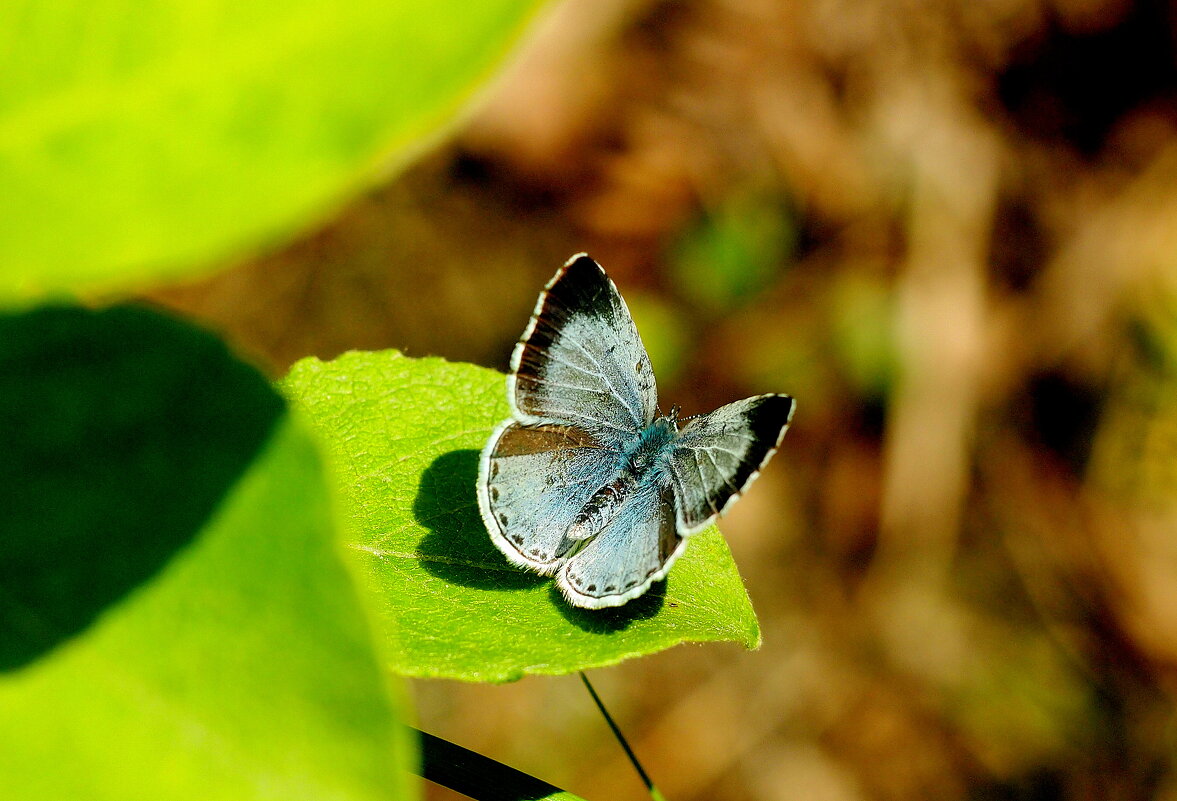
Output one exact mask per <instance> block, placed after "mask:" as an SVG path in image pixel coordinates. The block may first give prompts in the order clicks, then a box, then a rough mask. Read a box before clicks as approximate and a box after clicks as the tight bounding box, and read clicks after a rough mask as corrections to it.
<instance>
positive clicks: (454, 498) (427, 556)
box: [413, 450, 548, 590]
mask: <svg viewBox="0 0 1177 801" xmlns="http://www.w3.org/2000/svg"><path fill="white" fill-rule="evenodd" d="M477 479H478V451H475V450H462V451H450V452H449V453H443V454H442V455H441V456H439V457H437V458H436V459H434V460H433V464H431V465H429V467H428V468H426V470H425V472H424V473H423V474H422V475H421V485H420V487H419V488H418V489H417V498H416V500H415V501H414V502H413V516H414V517H415V518H416V520H417V522H418V523H420V524H421V525H422V526H424V527H425V528H427V529H429V533H428V534H426V535H425V536H424V537H423V538H422V539H421V543H420V544H419V545H418V546H417V555H418V556H419V557H420V558H421V566H422V567H423V568H425V569H426V570H428V571H429V572H430V573H432V574H433V575H435V576H437V577H438V578H442V579H445V580H446V581H451V582H453V583H454V584H461V585H462V586H463V587H475V588H477V589H481V590H525V589H529V588H531V587H535V586H538V585H540V584H543V583H544V582H545V581H548V579H547V578H545V577H544V576H540V575H537V574H535V573H529V572H527V571H525V570H523V569H521V568H518V567H515V566H514V565H512V564H511V563H510V562H508V561H507V559H506V557H504V556H503V555H502V554H501V553H499V550H498V549H497V548H495V547H494V543H492V542H491V541H490V535H488V534H487V533H486V526H485V525H484V524H483V522H482V516H481V515H480V514H479V512H478V499H477V497H476V496H475V494H474V482H475V481H476V480H477Z"/></svg>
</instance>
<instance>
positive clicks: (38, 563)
mask: <svg viewBox="0 0 1177 801" xmlns="http://www.w3.org/2000/svg"><path fill="white" fill-rule="evenodd" d="M0 451H2V452H3V453H4V459H3V460H2V463H0V505H2V507H3V508H4V509H5V514H4V515H3V516H0V798H4V799H5V800H6V801H9V800H12V801H20V800H23V799H37V800H38V801H40V800H41V799H50V798H62V799H65V798H85V799H99V800H101V799H112V800H113V799H152V801H159V800H160V799H163V800H166V799H188V798H192V799H197V798H199V799H201V800H202V801H215V800H217V799H226V800H228V799H250V798H259V799H260V798H267V799H270V798H282V799H324V798H332V799H340V800H343V799H348V800H349V801H350V800H351V799H356V800H358V801H366V800H367V799H394V798H413V797H415V792H414V789H415V788H414V787H413V786H412V785H411V784H410V783H409V782H410V779H409V778H407V776H408V771H409V770H410V769H411V766H412V754H413V750H414V749H413V745H412V739H411V735H410V733H409V732H408V730H407V729H406V728H405V727H404V726H402V725H401V724H400V722H399V716H398V714H397V706H398V702H397V701H396V699H395V698H394V697H392V695H391V694H390V691H395V688H393V687H390V686H389V685H388V683H387V679H386V677H385V676H384V675H383V673H382V671H381V669H380V666H379V663H378V660H377V657H376V655H375V652H374V651H373V648H372V644H371V635H370V632H369V628H368V622H367V618H366V616H365V614H364V610H363V608H362V606H361V604H360V602H359V599H358V597H357V594H356V591H355V587H354V584H353V580H352V578H351V575H350V573H349V572H348V570H347V569H346V567H345V563H344V561H343V560H342V559H341V558H340V552H339V546H338V545H337V543H336V542H335V540H334V537H333V536H332V530H333V526H334V520H333V513H332V504H331V498H330V493H329V491H328V489H327V487H326V485H325V482H324V477H323V471H322V467H321V464H320V460H319V458H318V456H317V454H316V452H315V449H314V447H313V444H312V443H311V441H310V439H309V438H308V437H307V435H306V434H305V433H303V432H302V431H301V430H300V429H299V427H298V426H296V425H295V424H294V423H292V422H291V420H290V419H289V418H288V417H287V416H286V414H285V412H284V409H283V405H282V402H281V399H280V398H279V397H278V396H277V395H276V393H274V391H273V390H272V389H271V388H270V387H269V385H268V384H267V382H266V381H265V379H264V378H263V377H262V376H261V375H260V374H258V373H257V372H256V371H254V370H253V369H251V368H248V367H246V366H245V365H243V364H241V363H240V362H238V361H236V360H235V359H233V358H232V357H231V356H230V355H229V354H228V353H227V351H226V350H225V348H224V346H223V345H222V344H221V343H220V342H219V341H217V340H216V339H215V338H214V337H212V336H211V335H209V334H207V333H204V332H201V331H198V330H195V329H193V328H191V327H189V326H186V325H183V324H180V323H178V322H176V321H174V320H170V319H167V318H164V317H162V316H160V315H158V314H156V313H154V312H150V311H147V310H144V309H135V308H120V309H113V310H108V311H104V312H90V311H84V310H81V309H43V310H38V311H35V312H31V313H28V314H24V315H13V316H4V317H0Z"/></svg>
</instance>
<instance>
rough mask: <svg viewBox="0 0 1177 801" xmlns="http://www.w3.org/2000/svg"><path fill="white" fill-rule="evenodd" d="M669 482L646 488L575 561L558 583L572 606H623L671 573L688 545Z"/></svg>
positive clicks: (571, 560)
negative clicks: (677, 520) (680, 528)
mask: <svg viewBox="0 0 1177 801" xmlns="http://www.w3.org/2000/svg"><path fill="white" fill-rule="evenodd" d="M671 495H672V490H671V487H670V484H669V483H668V482H667V483H665V484H664V485H663V486H661V487H659V486H643V487H640V488H639V489H638V490H636V491H635V492H634V493H633V494H632V495H630V496H629V497H628V498H626V500H625V503H624V504H623V505H622V507H621V508H620V509H619V510H618V511H617V514H616V516H615V517H614V518H613V519H612V520H611V521H610V522H609V523H608V524H607V525H606V526H605V527H604V528H603V529H601V531H600V532H599V533H598V534H597V535H596V537H594V538H593V539H592V540H590V541H589V543H588V544H587V545H585V546H584V548H583V549H582V550H580V551H578V552H577V553H575V555H573V556H571V557H570V558H569V559H568V561H567V562H566V563H565V564H564V566H563V567H562V568H561V569H560V572H559V573H558V574H557V576H556V583H557V585H558V586H559V587H560V591H561V592H563V593H564V597H566V598H567V599H568V600H569V601H570V602H571V603H573V604H574V605H576V606H581V607H586V608H589V609H599V608H601V607H605V606H620V605H621V604H623V603H625V602H626V601H629V600H632V599H634V598H636V597H638V596H639V595H641V594H642V593H644V592H645V591H646V590H647V589H648V588H649V586H650V585H651V584H653V583H654V582H655V581H658V580H659V579H661V578H662V577H663V576H665V575H666V571H668V570H670V566H671V565H672V564H674V560H675V559H677V558H678V556H679V554H681V553H682V550H683V546H684V545H685V544H686V540H684V539H683V538H682V537H681V536H680V535H679V533H678V528H677V526H676V525H675V520H674V499H673V497H671Z"/></svg>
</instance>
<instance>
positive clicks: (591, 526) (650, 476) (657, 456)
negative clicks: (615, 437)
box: [568, 415, 678, 540]
mask: <svg viewBox="0 0 1177 801" xmlns="http://www.w3.org/2000/svg"><path fill="white" fill-rule="evenodd" d="M677 436H678V426H677V425H676V423H675V419H674V416H673V415H672V416H670V417H659V418H658V419H656V420H654V422H652V423H650V425H648V426H646V427H645V428H644V429H643V430H642V431H641V432H640V433H638V435H637V436H635V437H634V438H633V439H632V440H631V441H630V442H629V443H627V444H626V446H625V448H624V449H623V450H622V451H621V452H620V453H619V455H618V464H617V472H616V474H615V476H614V478H613V479H612V480H611V481H609V482H608V483H606V484H605V485H604V486H603V487H601V488H600V489H599V490H597V491H596V492H595V493H593V495H592V496H591V497H590V498H589V499H588V502H586V503H585V505H584V507H583V508H582V509H581V510H580V513H579V514H578V515H577V516H576V519H575V520H574V521H573V523H572V526H571V528H570V529H569V531H568V537H569V538H570V539H574V540H580V539H587V538H589V537H592V536H594V535H595V534H596V533H597V532H599V531H600V530H601V529H603V528H604V527H605V526H606V525H608V524H609V522H610V521H611V520H612V519H613V517H614V515H616V514H617V510H618V509H620V508H621V505H622V503H623V502H624V501H625V499H626V498H627V497H629V496H630V495H632V494H633V493H634V492H636V491H638V490H639V489H641V488H643V487H645V488H646V489H648V490H650V491H653V490H654V489H655V488H656V487H657V486H658V484H659V480H658V477H659V476H660V475H661V474H663V473H664V472H665V471H666V469H667V464H668V459H669V454H670V445H671V443H672V442H674V439H675V438H676V437H677Z"/></svg>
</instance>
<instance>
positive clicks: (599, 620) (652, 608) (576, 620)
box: [551, 581, 666, 634]
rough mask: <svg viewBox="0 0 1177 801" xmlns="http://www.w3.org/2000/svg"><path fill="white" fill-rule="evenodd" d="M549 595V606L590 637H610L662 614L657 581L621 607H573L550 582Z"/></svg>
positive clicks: (661, 593)
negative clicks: (640, 621) (590, 635)
mask: <svg viewBox="0 0 1177 801" xmlns="http://www.w3.org/2000/svg"><path fill="white" fill-rule="evenodd" d="M551 596H552V603H554V604H555V605H556V607H557V608H558V609H559V610H560V613H561V614H562V615H564V618H565V619H566V620H567V621H568V622H569V623H571V624H572V625H574V626H576V627H577V628H579V629H582V630H583V631H587V632H589V633H591V634H612V633H613V632H615V631H624V630H625V629H627V628H629V626H630V624H631V623H633V622H634V621H637V620H645V619H647V618H651V617H653V616H654V615H656V614H658V613H659V612H660V611H662V606H663V604H665V603H666V582H665V581H659V582H658V583H656V584H654V585H652V586H651V587H650V589H649V590H647V591H646V593H645V594H644V595H642V596H641V597H639V598H635V599H634V600H632V601H630V602H629V603H627V604H626V605H625V606H607V607H605V608H603V609H581V608H580V607H579V606H573V605H572V604H570V603H568V602H567V601H566V600H564V598H563V596H561V595H560V590H559V589H557V588H556V585H555V584H554V583H553V584H552V588H551Z"/></svg>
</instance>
